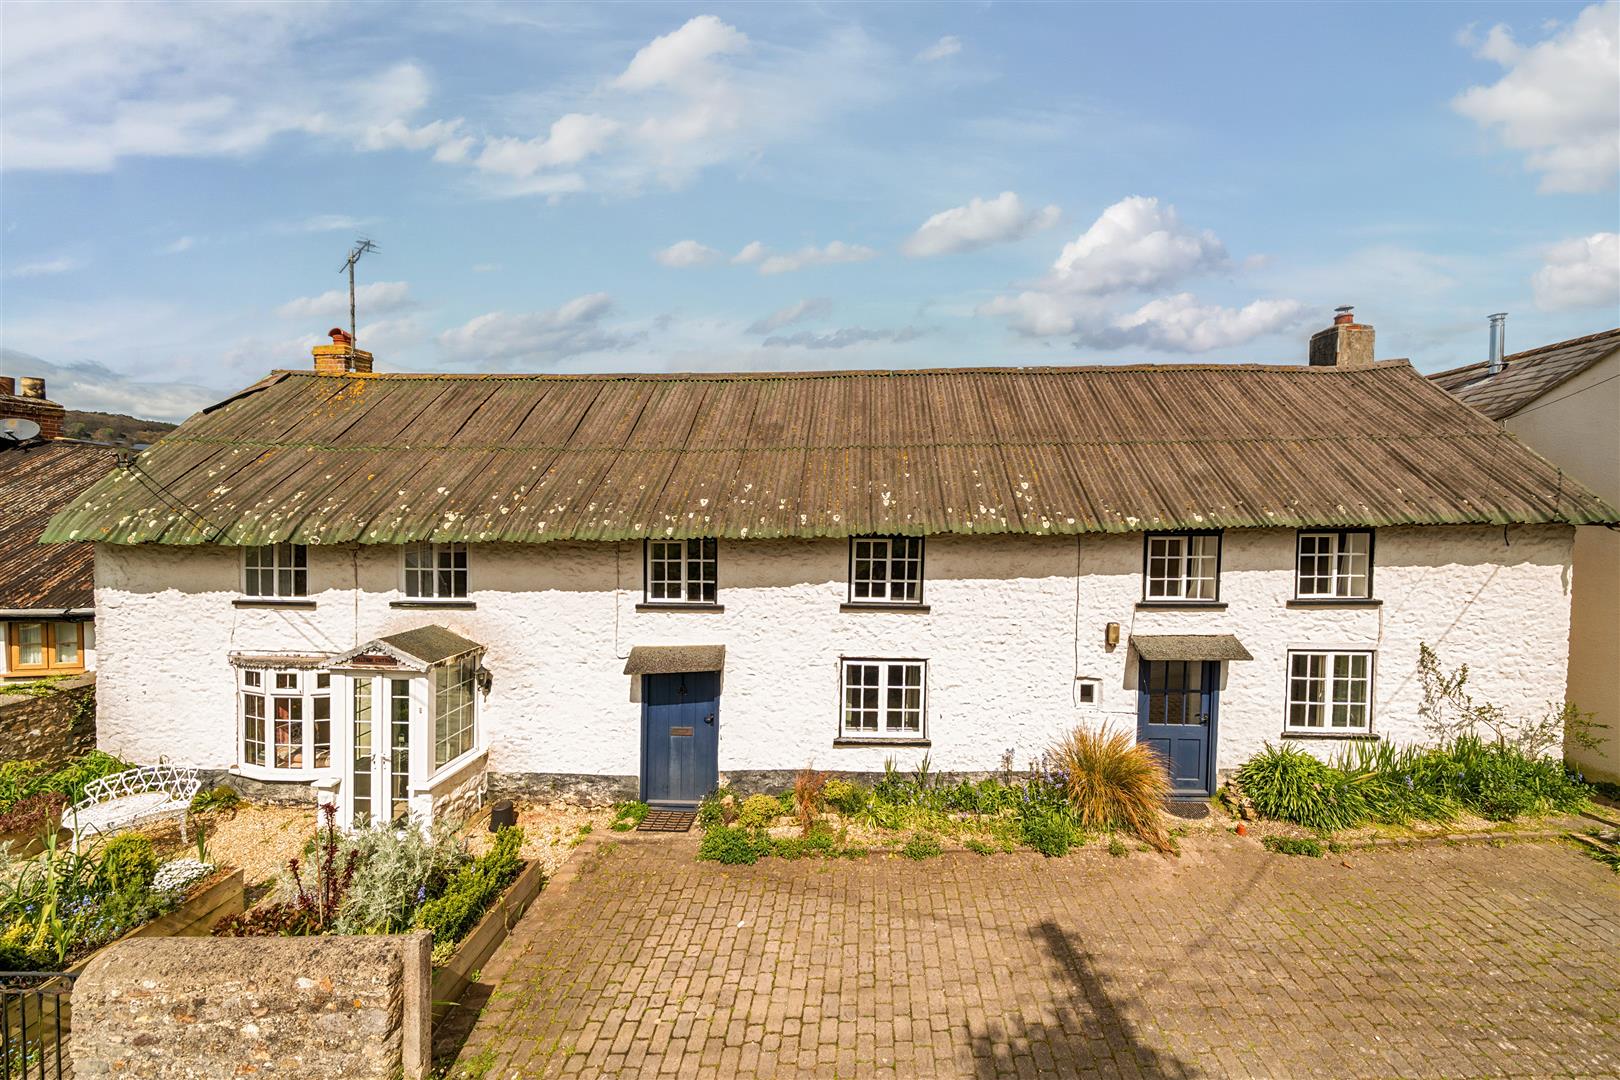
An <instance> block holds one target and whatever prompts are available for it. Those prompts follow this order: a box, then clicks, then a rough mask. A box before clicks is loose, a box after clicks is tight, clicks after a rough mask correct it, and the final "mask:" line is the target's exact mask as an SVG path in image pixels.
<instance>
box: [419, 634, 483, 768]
mask: <svg viewBox="0 0 1620 1080" xmlns="http://www.w3.org/2000/svg"><path fill="white" fill-rule="evenodd" d="M478 662H479V658H478V656H477V655H470V656H463V657H461V658H460V659H459V660H454V661H451V662H448V663H445V664H440V665H437V666H435V667H434V668H432V669H431V670H430V672H429V683H428V694H429V697H430V699H431V701H432V705H433V709H432V731H431V735H432V739H433V753H432V756H431V758H429V759H428V760H429V766H430V768H429V770H428V771H429V775H430V777H432V776H437V775H439V774H440V773H443V772H446V771H450V770H454V769H455V768H456V767H457V766H458V765H459V764H460V763H461V762H462V761H463V760H464V759H466V758H467V757H469V756H470V755H472V754H476V753H478V751H479V743H478ZM450 676H455V677H457V678H458V679H463V678H464V679H465V682H466V687H467V698H466V700H465V701H464V702H462V703H460V704H451V703H450V701H449V697H450V695H449V694H448V693H447V691H448V690H449V689H450V688H451V687H452V686H453V685H457V684H455V683H451V682H450V681H449V677H450ZM441 679H443V681H442V682H441ZM451 710H453V711H454V712H456V713H458V714H459V719H458V722H457V724H456V726H455V727H454V728H453V729H447V728H445V727H444V726H443V723H444V721H445V720H446V718H447V716H448V715H449V713H450V711H451ZM441 748H443V749H444V750H447V751H451V752H450V753H449V754H448V756H446V757H445V758H444V760H442V761H441V760H440V759H439V753H440V750H441Z"/></svg>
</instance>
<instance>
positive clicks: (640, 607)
mask: <svg viewBox="0 0 1620 1080" xmlns="http://www.w3.org/2000/svg"><path fill="white" fill-rule="evenodd" d="M636 610H637V611H709V612H714V613H715V614H719V613H720V612H722V611H724V610H726V605H724V604H688V603H679V604H659V603H651V604H648V603H641V604H637V605H636Z"/></svg>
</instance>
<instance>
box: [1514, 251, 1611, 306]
mask: <svg viewBox="0 0 1620 1080" xmlns="http://www.w3.org/2000/svg"><path fill="white" fill-rule="evenodd" d="M1530 286H1531V289H1532V290H1533V291H1534V293H1535V298H1536V307H1538V308H1541V309H1542V310H1543V311H1567V310H1571V309H1574V308H1589V307H1607V308H1608V309H1609V310H1610V311H1611V312H1612V311H1614V309H1615V307H1616V306H1617V305H1620V233H1612V232H1611V233H1593V234H1592V235H1591V236H1584V237H1576V238H1575V239H1573V240H1565V241H1564V242H1563V243H1560V244H1554V245H1553V246H1552V247H1550V248H1548V249H1547V254H1546V260H1545V262H1544V263H1543V265H1542V267H1541V269H1540V270H1537V271H1536V273H1535V276H1533V277H1532V278H1531V279H1530Z"/></svg>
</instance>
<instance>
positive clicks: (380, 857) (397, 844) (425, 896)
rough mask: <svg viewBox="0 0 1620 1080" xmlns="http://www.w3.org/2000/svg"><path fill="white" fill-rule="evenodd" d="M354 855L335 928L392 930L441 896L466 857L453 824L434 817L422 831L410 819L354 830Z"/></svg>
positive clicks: (401, 927) (361, 931)
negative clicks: (398, 824) (388, 826)
mask: <svg viewBox="0 0 1620 1080" xmlns="http://www.w3.org/2000/svg"><path fill="white" fill-rule="evenodd" d="M350 847H351V849H353V850H356V851H358V852H359V853H360V860H359V863H358V864H357V866H356V868H355V872H354V878H353V880H351V881H350V882H349V890H348V892H347V893H346V894H344V898H343V904H342V906H341V907H340V908H339V909H338V919H337V931H338V933H340V934H398V933H402V932H404V931H405V930H408V929H409V928H410V926H411V923H412V922H413V921H414V919H415V914H416V910H417V908H418V907H420V906H421V905H422V904H424V903H426V902H428V901H430V900H436V899H438V898H439V897H440V896H442V895H443V894H444V892H445V889H446V888H447V887H448V886H449V884H450V881H451V879H452V878H453V877H454V876H455V875H456V873H457V872H458V871H459V870H460V869H461V868H462V867H464V866H466V865H467V864H468V863H469V862H471V861H472V857H471V856H470V855H468V854H467V847H466V843H465V842H464V841H463V840H461V839H459V838H458V837H457V836H456V834H455V830H454V829H453V828H451V827H450V826H448V825H446V824H444V823H442V822H440V823H435V825H434V827H433V829H432V830H431V832H429V833H426V834H424V833H423V832H422V830H421V829H419V828H417V827H416V826H415V825H414V824H411V825H406V826H405V827H404V828H396V829H370V830H366V831H365V832H360V833H357V834H356V835H355V836H354V838H353V839H352V840H351V841H350Z"/></svg>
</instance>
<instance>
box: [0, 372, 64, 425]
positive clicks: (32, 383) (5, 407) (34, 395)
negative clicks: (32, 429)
mask: <svg viewBox="0 0 1620 1080" xmlns="http://www.w3.org/2000/svg"><path fill="white" fill-rule="evenodd" d="M66 411H67V410H65V409H63V408H62V406H60V405H58V404H57V403H56V402H54V401H51V400H49V399H47V398H46V397H45V380H44V379H40V378H35V377H33V376H29V375H24V376H23V377H22V378H20V379H16V380H13V379H12V378H11V376H9V375H7V376H3V377H0V420H10V419H18V420H32V421H33V422H34V423H36V424H38V425H39V437H40V438H42V439H60V438H61V437H62V419H63V416H64V415H65V413H66Z"/></svg>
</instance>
